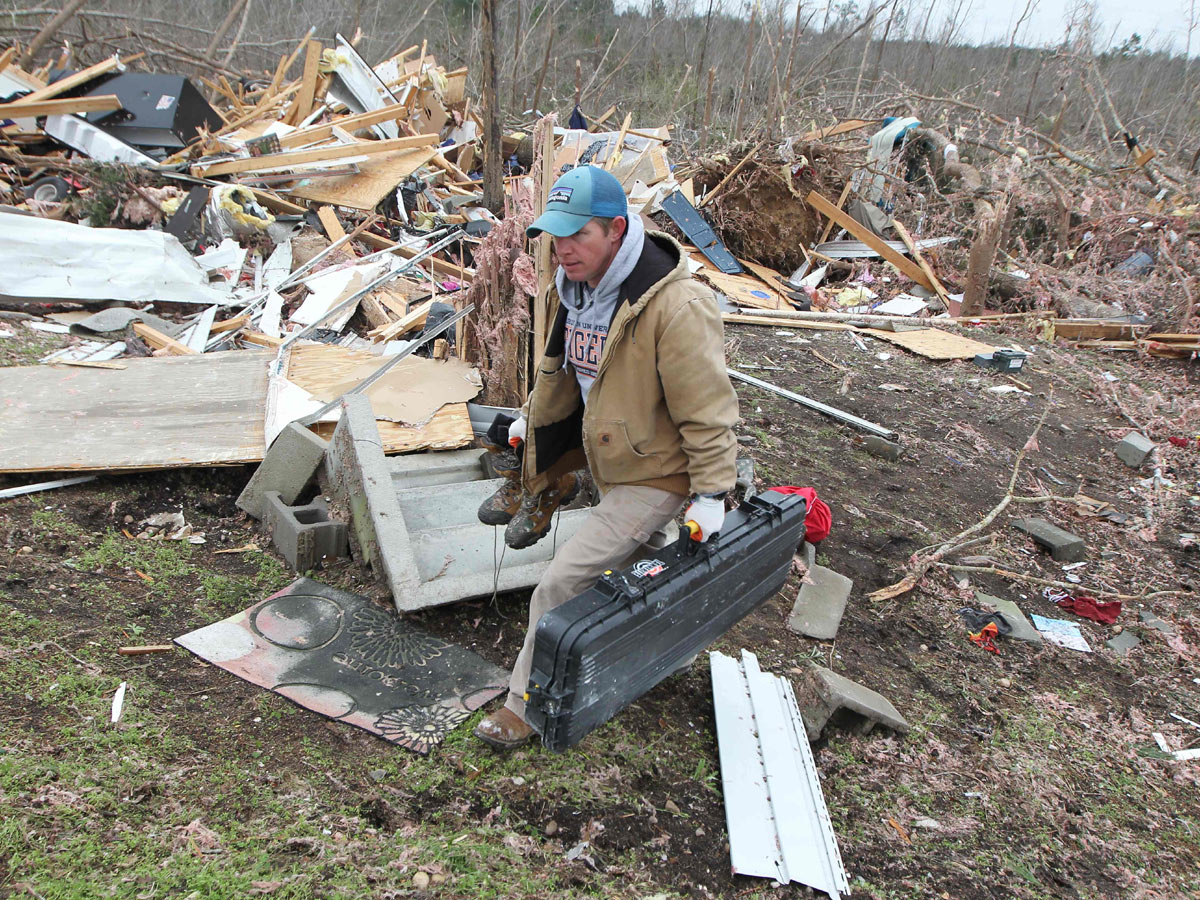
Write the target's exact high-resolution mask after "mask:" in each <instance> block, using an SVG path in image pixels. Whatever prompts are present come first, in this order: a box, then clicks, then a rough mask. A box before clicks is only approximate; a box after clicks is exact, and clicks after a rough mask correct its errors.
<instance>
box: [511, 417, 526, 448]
mask: <svg viewBox="0 0 1200 900" xmlns="http://www.w3.org/2000/svg"><path fill="white" fill-rule="evenodd" d="M527 425H528V423H527V422H526V421H525V417H524V416H517V421H515V422H513V423H512V424H511V425H509V426H508V444H509V446H510V447H515V446H517V444H519V443H521V441H523V440H525V428H526V426H527Z"/></svg>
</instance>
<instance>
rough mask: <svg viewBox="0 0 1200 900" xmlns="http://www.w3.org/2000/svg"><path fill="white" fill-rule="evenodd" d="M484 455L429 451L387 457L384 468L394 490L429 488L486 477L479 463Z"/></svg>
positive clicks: (470, 452) (467, 452)
mask: <svg viewBox="0 0 1200 900" xmlns="http://www.w3.org/2000/svg"><path fill="white" fill-rule="evenodd" d="M484 452H485V451H483V450H479V449H474V450H430V451H427V452H425V453H405V454H403V455H401V456H389V457H387V458H386V462H385V465H386V466H387V469H388V472H390V473H391V476H392V483H393V484H394V485H395V486H396V490H404V489H406V488H415V487H425V486H428V485H432V484H453V483H455V482H460V481H475V480H477V479H480V478H484V477H486V475H485V474H484V470H483V463H482V462H481V461H480V460H481V459H482V457H483V454H484Z"/></svg>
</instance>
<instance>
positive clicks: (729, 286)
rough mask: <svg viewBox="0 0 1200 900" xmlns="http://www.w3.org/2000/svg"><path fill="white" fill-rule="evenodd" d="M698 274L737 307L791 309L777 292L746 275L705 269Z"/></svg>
mask: <svg viewBox="0 0 1200 900" xmlns="http://www.w3.org/2000/svg"><path fill="white" fill-rule="evenodd" d="M699 274H700V277H702V278H704V279H705V280H707V281H709V282H711V283H712V285H713V287H715V288H716V289H717V290H719V291H720V292H721V293H722V294H725V295H726V296H727V297H728V298H729V299H730V300H732V301H733V302H734V303H736V304H737V305H738V306H753V307H755V308H757V309H791V306H790V305H789V304H788V303H787V301H786V300H784V299H783V297H782V296H780V294H779V293H778V292H776V291H774V290H772V289H771V288H769V287H767V286H766V285H765V284H763V283H762V282H760V281H758V280H757V279H754V278H750V277H748V276H746V275H727V274H725V273H724V272H714V271H713V270H712V269H707V268H706V269H702V270H701V271H700V273H699Z"/></svg>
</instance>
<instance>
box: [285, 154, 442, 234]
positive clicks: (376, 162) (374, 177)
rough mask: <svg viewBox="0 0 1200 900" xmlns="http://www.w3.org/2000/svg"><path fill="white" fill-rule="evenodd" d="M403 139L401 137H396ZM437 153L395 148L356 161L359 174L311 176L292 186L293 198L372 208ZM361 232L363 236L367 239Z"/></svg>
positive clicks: (354, 207) (349, 206) (357, 207)
mask: <svg viewBox="0 0 1200 900" xmlns="http://www.w3.org/2000/svg"><path fill="white" fill-rule="evenodd" d="M399 140H404V138H399ZM435 153H437V151H436V150H435V149H433V148H432V147H418V148H416V149H412V150H397V151H395V152H393V153H387V154H382V155H378V156H373V157H372V158H371V159H369V160H368V161H367V162H363V163H359V164H358V174H356V175H338V176H334V177H330V178H313V179H310V180H309V181H308V182H307V183H306V184H302V185H300V186H299V187H296V188H294V189H292V191H291V192H290V193H291V195H292V196H293V197H300V198H301V199H304V200H312V201H313V202H315V203H330V204H333V205H334V206H345V207H348V208H350V209H361V210H373V209H374V208H375V207H376V206H378V205H379V203H380V202H381V201H382V200H383V199H384V198H385V197H387V195H388V194H390V193H391V192H392V191H393V190H395V188H396V186H397V185H398V184H400V182H402V181H403V180H404V179H405V178H407V177H408V176H409V175H411V174H412V173H413V172H415V171H417V169H419V168H421V166H423V165H425V164H426V163H428V162H429V161H430V160H431V159H432V158H433V156H434V154H435ZM366 237H367V236H366V235H365V234H364V235H363V239H364V240H365V239H366Z"/></svg>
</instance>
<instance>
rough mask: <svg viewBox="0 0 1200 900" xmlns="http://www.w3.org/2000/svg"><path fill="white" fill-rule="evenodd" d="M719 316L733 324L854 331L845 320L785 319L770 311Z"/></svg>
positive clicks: (722, 314) (728, 313)
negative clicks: (773, 314)
mask: <svg viewBox="0 0 1200 900" xmlns="http://www.w3.org/2000/svg"><path fill="white" fill-rule="evenodd" d="M721 318H722V319H724V320H725V321H726V322H729V323H730V324H733V325H769V326H770V327H772V328H806V329H808V330H809V331H854V330H855V328H854V326H853V325H847V324H846V323H845V322H817V321H814V320H813V319H785V318H783V317H782V316H772V315H771V314H770V313H762V314H759V313H730V312H727V313H721Z"/></svg>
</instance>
